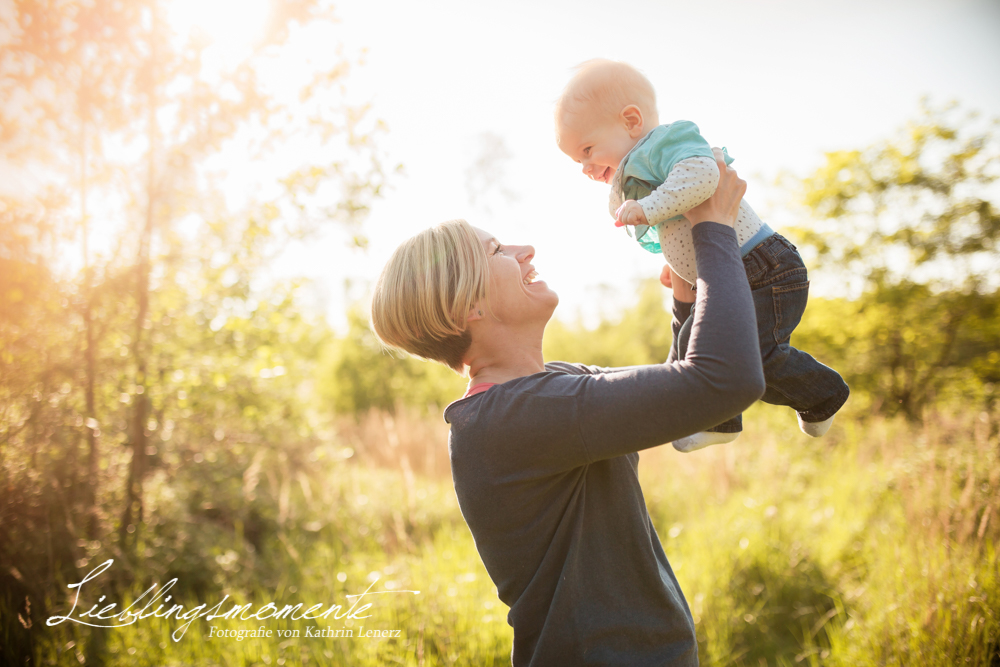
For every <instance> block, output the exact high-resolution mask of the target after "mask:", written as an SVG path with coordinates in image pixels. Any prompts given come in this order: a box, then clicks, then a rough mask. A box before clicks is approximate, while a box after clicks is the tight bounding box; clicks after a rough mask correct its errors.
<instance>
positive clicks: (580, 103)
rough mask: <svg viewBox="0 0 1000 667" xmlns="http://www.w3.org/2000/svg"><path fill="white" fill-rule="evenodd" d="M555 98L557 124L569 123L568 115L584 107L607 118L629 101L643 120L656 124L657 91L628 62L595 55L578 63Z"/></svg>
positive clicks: (650, 124) (572, 114) (578, 111)
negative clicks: (560, 92)
mask: <svg viewBox="0 0 1000 667" xmlns="http://www.w3.org/2000/svg"><path fill="white" fill-rule="evenodd" d="M574 69H575V70H576V73H575V74H574V75H573V77H572V78H571V79H570V80H569V83H567V84H566V88H564V89H563V92H562V94H561V95H560V96H559V99H558V100H557V101H556V127H557V128H558V127H559V126H560V125H566V126H572V125H573V123H572V122H569V121H570V120H571V117H572V116H574V115H577V114H580V113H583V112H586V111H591V112H594V111H596V112H597V115H598V116H599V117H602V118H607V119H608V120H611V119H614V118H617V117H618V114H620V113H621V111H622V109H624V108H625V107H627V106H628V105H630V104H634V105H635V106H637V107H639V110H640V111H641V112H642V117H643V119H644V121H645V122H646V123H647V124H648V125H649V126H650V127H655V126H656V125H657V124H658V121H659V116H658V114H657V112H656V91H655V90H654V89H653V84H651V83H650V82H649V79H647V78H646V77H645V75H643V73H642V72H640V71H639V70H637V69H636V68H635V67H632V66H631V65H629V64H628V63H623V62H618V61H616V60H605V59H603V58H595V59H593V60H588V61H586V62H583V63H580V64H579V65H577V66H576V67H575V68H574Z"/></svg>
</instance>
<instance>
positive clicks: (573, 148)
mask: <svg viewBox="0 0 1000 667" xmlns="http://www.w3.org/2000/svg"><path fill="white" fill-rule="evenodd" d="M572 121H573V123H572V124H573V127H570V126H568V125H566V124H565V123H562V122H560V123H558V126H557V132H558V135H559V136H558V143H559V149H560V150H561V151H562V152H563V153H565V154H566V155H568V156H570V158H572V160H573V161H574V162H576V163H578V164H581V165H583V175H584V176H586V177H588V178H590V179H592V180H595V181H601V182H602V183H610V182H611V178H612V177H613V176H614V175H615V171H616V170H617V169H618V165H619V164H621V161H622V159H623V158H624V157H625V155H626V154H628V152H629V151H630V150H632V147H633V146H635V145H636V143H638V141H639V139H640V138H641V135H640V136H638V137H633V136H631V134H630V133H629V131H628V129H627V128H626V126H625V123H624V122H622V121H621V120H619V119H608V118H607V117H604V118H602V119H596V118H585V117H584V116H583V114H576V115H574V116H573V117H572Z"/></svg>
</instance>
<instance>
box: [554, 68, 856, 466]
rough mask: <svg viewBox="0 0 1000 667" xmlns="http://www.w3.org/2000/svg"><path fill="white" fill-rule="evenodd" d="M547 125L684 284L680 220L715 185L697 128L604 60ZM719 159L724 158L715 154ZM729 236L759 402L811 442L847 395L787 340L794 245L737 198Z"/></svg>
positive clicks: (801, 272)
mask: <svg viewBox="0 0 1000 667" xmlns="http://www.w3.org/2000/svg"><path fill="white" fill-rule="evenodd" d="M555 120H556V142H557V143H558V145H559V148H560V150H562V151H563V152H564V153H566V155H568V156H569V157H571V158H572V159H573V161H574V162H577V163H579V164H582V165H583V173H584V175H586V176H588V177H590V178H591V179H593V180H595V181H601V182H603V183H608V184H609V185H611V200H610V207H609V210H610V211H611V214H612V215H613V216H614V217H615V218H616V222H615V225H616V226H619V227H620V226H625V225H627V226H628V227H626V229H629V227H634V228H635V238H636V240H637V241H638V242H639V245H641V246H642V247H643V248H644V249H646V250H648V251H649V252H654V253H659V252H662V253H663V256H664V257H665V258H666V260H667V264H668V265H669V266H670V269H671V270H672V271H673V273H674V274H676V276H679V277H680V278H682V279H683V280H685V281H687V282H688V283H691V285H694V284H695V281H696V279H697V277H698V273H697V268H696V266H695V257H694V245H693V242H692V238H691V225H690V224H689V223H688V221H687V220H686V219H685V218H684V217H683V215H682V214H683V213H684V212H685V211H688V210H690V209H692V208H694V207H695V206H697V205H698V204H700V203H702V202H703V201H705V200H706V199H708V198H709V197H710V196H711V195H712V193H713V192H715V187H716V185H717V184H718V182H719V167H718V164H717V163H716V160H715V157H714V155H713V152H712V148H711V147H710V146H709V144H708V142H707V141H705V139H703V138H702V136H701V134H700V133H699V132H698V127H697V126H696V125H695V124H694V123H691V122H689V121H675V122H673V123H670V124H668V125H660V124H659V119H658V117H657V112H656V93H655V92H654V91H653V86H652V85H651V84H650V83H649V80H648V79H646V77H645V76H643V75H642V74H641V73H640V72H639V71H638V70H637V69H635V68H634V67H632V66H630V65H626V64H625V63H620V62H614V61H610V60H590V61H588V62H585V63H583V64H582V65H580V66H579V67H578V68H577V72H576V74H575V75H574V76H573V78H572V79H571V80H570V82H569V83H568V84H567V86H566V89H565V90H564V91H563V93H562V95H561V96H560V98H559V101H558V102H557V104H556V118H555ZM724 151H725V149H723V153H724ZM725 161H726V164H729V163H730V162H732V159H731V158H730V157H729V156H728V155H725ZM735 230H736V236H737V240H738V243H739V245H740V253H741V255H742V256H743V265H744V267H745V268H746V272H747V279H748V280H749V282H750V289H751V291H752V293H753V301H754V309H755V310H756V314H757V329H758V334H759V338H760V349H761V358H762V359H763V362H764V377H765V379H766V381H767V391H766V392H765V393H764V397H763V400H764V401H766V402H768V403H773V404H775V405H787V406H789V407H791V408H792V409H793V410H795V412H796V413H797V415H798V421H799V428H801V429H802V431H803V432H804V433H806V434H807V435H810V436H813V437H819V436H821V435H823V434H824V433H826V432H827V430H829V428H830V424H831V423H833V417H834V415H835V414H836V413H837V411H838V410H840V408H841V406H843V405H844V402H845V401H846V400H847V397H848V394H849V393H850V390H849V389H848V387H847V384H846V383H845V382H844V380H843V379H842V378H841V377H840V374H839V373H837V372H836V371H835V370H833V369H832V368H829V367H827V366H824V365H823V364H821V363H819V362H818V361H816V360H815V359H813V358H812V357H811V356H810V355H808V354H806V353H805V352H802V351H801V350H797V349H795V348H794V347H792V346H791V345H790V344H789V338H790V337H791V335H792V331H793V330H794V329H795V327H796V326H797V325H798V323H799V320H800V319H801V318H802V313H803V312H804V311H805V308H806V300H807V298H808V293H809V281H808V279H807V276H806V267H805V265H804V264H803V262H802V258H801V257H800V256H799V253H798V251H797V250H796V248H795V246H794V245H792V244H791V243H790V242H789V241H788V240H786V239H785V238H784V237H782V236H781V235H780V234H777V233H775V232H774V231H773V230H772V229H771V228H770V227H768V226H767V225H766V224H764V223H763V222H761V220H760V218H758V217H757V214H756V213H754V211H753V209H752V208H750V205H749V204H747V202H746V201H745V200H744V201H742V202H741V203H740V212H739V216H738V217H737V220H736V226H735ZM675 279H676V278H675ZM678 308H680V311H681V312H680V313H678V312H677V310H678ZM685 309H686V306H685V305H683V304H675V315H678V316H679V317H680V318H681V320H682V321H677V320H675V322H674V343H673V346H674V347H673V349H672V350H671V354H670V357H671V359H683V358H684V355H685V353H686V350H687V341H688V338H689V336H690V330H691V322H692V321H693V319H694V318H693V317H691V314H690V312H687V313H685V312H684V310H685ZM742 430H743V422H742V417H741V416H736V417H734V418H733V419H730V420H728V421H726V422H724V423H722V424H719V425H718V426H716V427H714V428H712V429H709V430H708V431H705V432H703V433H696V434H694V435H691V436H688V437H686V438H682V439H680V440H678V441H675V442H674V443H673V445H674V447H675V448H676V449H678V450H680V451H682V452H690V451H694V450H696V449H701V448H702V447H707V446H708V445H713V444H719V443H723V442H731V441H733V440H735V439H736V438H737V437H738V436H739V434H740V432H741V431H742Z"/></svg>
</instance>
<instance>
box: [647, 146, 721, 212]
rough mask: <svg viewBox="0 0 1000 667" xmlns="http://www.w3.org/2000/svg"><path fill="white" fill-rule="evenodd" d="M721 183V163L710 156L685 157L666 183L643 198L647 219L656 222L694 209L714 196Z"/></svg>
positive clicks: (671, 171)
mask: <svg viewBox="0 0 1000 667" xmlns="http://www.w3.org/2000/svg"><path fill="white" fill-rule="evenodd" d="M718 184H719V166H718V165H717V164H716V162H715V160H713V159H712V158H709V157H691V158H687V159H685V160H681V161H680V162H678V163H677V164H676V165H674V168H673V169H671V170H670V173H669V174H668V175H667V180H665V181H663V184H662V185H660V186H659V187H658V188H656V189H655V190H653V191H652V192H651V193H649V196H648V197H644V198H643V199H640V200H639V205H640V206H642V211H643V213H645V214H646V220H648V221H649V224H650V225H656V224H659V223H661V222H664V221H666V220H667V219H669V218H673V217H674V216H677V215H682V214H683V213H685V212H687V211H689V210H691V209H692V208H694V207H695V206H697V205H698V204H700V203H702V202H703V201H705V200H706V199H708V198H709V197H711V196H712V193H713V192H715V188H716V186H717V185H718Z"/></svg>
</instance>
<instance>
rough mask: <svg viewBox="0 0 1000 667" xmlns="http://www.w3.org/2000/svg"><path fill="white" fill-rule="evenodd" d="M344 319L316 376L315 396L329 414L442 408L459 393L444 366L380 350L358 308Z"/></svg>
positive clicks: (461, 383) (459, 383) (457, 379)
mask: <svg viewBox="0 0 1000 667" xmlns="http://www.w3.org/2000/svg"><path fill="white" fill-rule="evenodd" d="M347 319H348V330H347V334H346V335H345V336H344V337H343V338H340V339H338V340H336V341H335V342H334V343H333V344H332V345H330V346H329V347H328V348H327V350H326V353H325V356H324V359H323V363H322V364H321V370H320V375H319V390H320V393H321V394H322V396H323V398H324V400H325V402H326V404H327V405H329V406H330V407H332V409H333V410H334V411H335V412H337V413H339V414H352V415H358V416H360V415H361V414H362V413H364V412H366V411H368V410H371V409H373V408H377V409H381V410H387V411H390V412H392V411H395V408H396V405H397V404H405V405H410V406H415V407H420V408H425V407H427V406H428V405H434V406H437V407H438V408H442V409H443V408H444V406H446V405H447V404H448V403H450V402H451V401H454V400H455V399H457V398H459V397H460V396H461V395H462V393H463V391H464V388H465V384H466V380H465V379H464V378H462V377H461V376H459V375H458V374H457V373H455V372H454V371H452V370H451V369H450V368H447V367H446V366H443V365H442V364H438V363H434V362H430V361H424V360H422V359H417V358H415V357H410V356H406V355H404V354H403V353H394V352H392V351H390V350H387V349H385V348H383V347H382V345H381V343H379V342H378V340H377V339H376V338H375V336H374V335H373V334H372V332H371V329H370V327H369V325H368V320H367V318H366V317H365V316H364V314H363V313H362V311H361V310H360V308H358V307H354V308H352V309H351V310H350V311H348V314H347Z"/></svg>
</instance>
